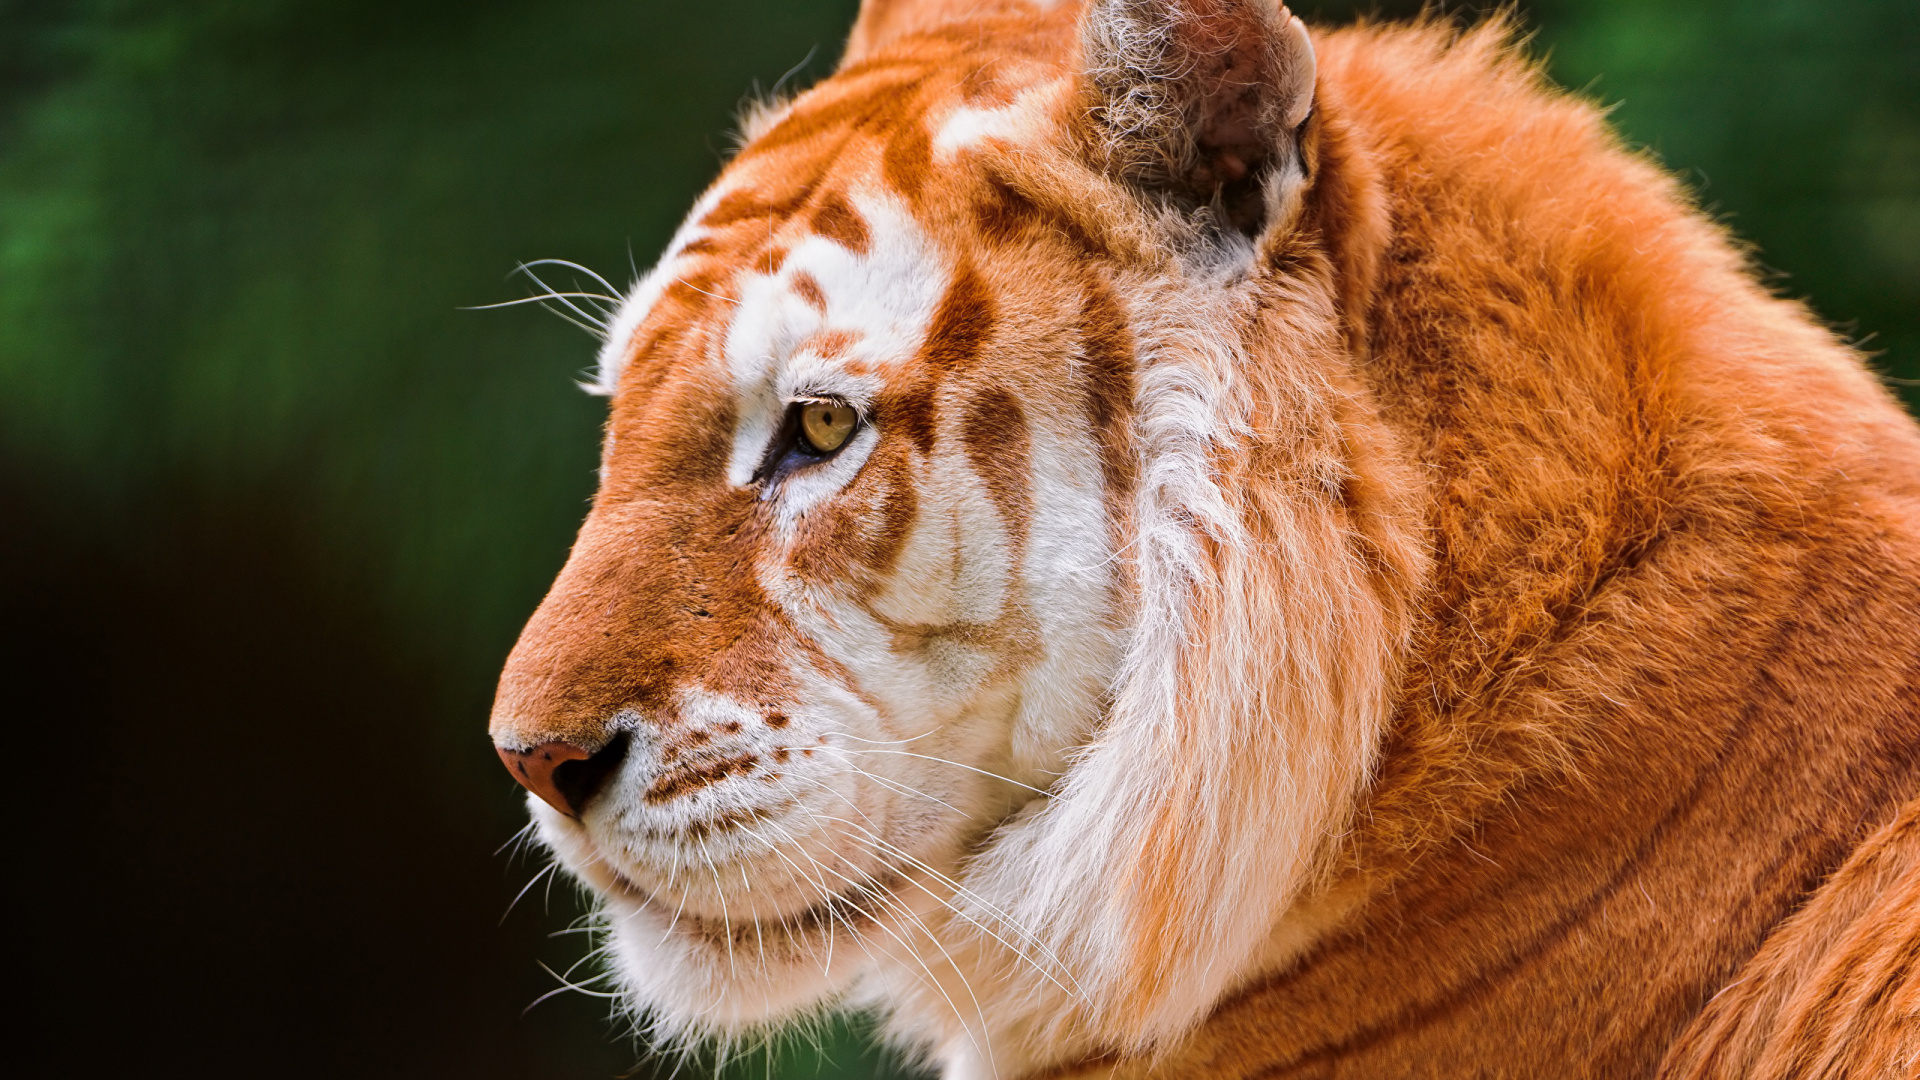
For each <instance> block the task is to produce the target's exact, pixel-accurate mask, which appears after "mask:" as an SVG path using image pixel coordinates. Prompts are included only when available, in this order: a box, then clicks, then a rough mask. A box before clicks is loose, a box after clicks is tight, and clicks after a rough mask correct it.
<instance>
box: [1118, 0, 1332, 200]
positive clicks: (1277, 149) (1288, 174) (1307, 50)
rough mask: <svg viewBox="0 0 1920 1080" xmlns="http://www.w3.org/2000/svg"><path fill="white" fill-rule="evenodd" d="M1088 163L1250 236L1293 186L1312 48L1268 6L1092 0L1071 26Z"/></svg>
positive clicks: (1308, 103) (1259, 2)
mask: <svg viewBox="0 0 1920 1080" xmlns="http://www.w3.org/2000/svg"><path fill="white" fill-rule="evenodd" d="M1081 53H1082V63H1083V70H1084V71H1085V79H1086V92H1087V94H1088V96H1089V97H1090V98H1091V101H1090V103H1089V108H1088V110H1087V115H1088V119H1089V121H1090V122H1091V124H1092V127H1093V131H1092V133H1091V134H1092V138H1091V140H1090V142H1091V145H1092V150H1093V156H1094V157H1095V159H1096V160H1095V161H1094V164H1095V166H1096V167H1098V168H1100V169H1102V170H1104V171H1105V172H1107V173H1108V174H1110V175H1112V176H1114V177H1115V178H1117V179H1120V180H1122V181H1124V182H1126V183H1128V184H1130V185H1132V186H1133V187H1134V188H1136V189H1137V190H1141V191H1144V192H1146V193H1148V194H1149V195H1151V196H1154V197H1157V198H1160V199H1163V200H1165V201H1167V202H1170V203H1172V204H1173V205H1175V206H1178V207H1181V208H1183V209H1188V210H1197V209H1200V208H1212V210H1213V211H1214V213H1216V214H1217V215H1218V216H1219V217H1220V218H1221V219H1223V222H1224V223H1225V224H1227V225H1230V226H1232V227H1233V228H1236V229H1238V230H1240V231H1242V232H1245V233H1248V234H1255V233H1258V232H1259V231H1260V230H1261V228H1262V227H1263V226H1264V225H1265V224H1266V223H1267V220H1268V218H1269V217H1270V216H1271V214H1270V211H1271V209H1272V207H1273V206H1274V204H1275V203H1276V201H1277V200H1278V199H1279V198H1280V197H1281V193H1280V192H1278V191H1276V190H1275V188H1276V187H1280V186H1285V185H1287V184H1288V181H1292V180H1297V179H1299V177H1300V175H1301V172H1302V169H1301V165H1300V148H1299V132H1300V128H1301V126H1302V125H1303V124H1304V123H1305V122H1306V119H1307V117H1308V115H1309V114H1310V113H1311V112H1312V108H1313V87H1314V72H1315V68H1314V57H1313V43H1312V41H1311V40H1310V39H1309V38H1308V36H1307V29H1306V27H1305V26H1304V25H1303V24H1302V23H1301V22H1300V20H1299V19H1297V18H1295V17H1294V16H1293V15H1292V14H1291V13H1290V12H1289V11H1288V10H1287V9H1286V8H1285V7H1283V6H1280V5H1279V4H1277V3H1274V2H1273V0H1096V2H1095V3H1094V4H1093V6H1092V7H1091V8H1089V9H1088V11H1087V14H1086V17H1085V20H1084V21H1083V22H1082V23H1081Z"/></svg>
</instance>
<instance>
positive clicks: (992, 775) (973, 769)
mask: <svg viewBox="0 0 1920 1080" xmlns="http://www.w3.org/2000/svg"><path fill="white" fill-rule="evenodd" d="M837 749H839V750H840V751H841V752H842V753H848V754H898V755H900V756H901V757H910V758H919V759H920V760H922V761H934V762H938V763H940V764H942V765H951V766H953V767H954V768H956V769H965V770H967V771H968V772H973V773H979V774H980V775H981V776H985V777H990V778H992V779H994V780H1000V781H1004V782H1006V783H1009V784H1012V785H1013V786H1014V787H1017V788H1025V789H1026V790H1028V791H1031V792H1033V793H1034V794H1035V795H1046V796H1052V794H1053V792H1051V791H1048V790H1046V789H1044V788H1037V787H1034V786H1033V785H1032V784H1023V783H1021V782H1020V781H1018V780H1015V779H1014V778H1013V777H1011V776H1002V775H1000V774H999V773H997V772H992V771H990V770H987V769H982V768H978V767H976V766H973V765H968V764H966V763H965V762H961V761H953V760H951V759H948V758H943V757H934V756H932V755H930V754H915V753H912V752H910V751H907V750H860V749H855V748H853V747H846V746H843V747H837Z"/></svg>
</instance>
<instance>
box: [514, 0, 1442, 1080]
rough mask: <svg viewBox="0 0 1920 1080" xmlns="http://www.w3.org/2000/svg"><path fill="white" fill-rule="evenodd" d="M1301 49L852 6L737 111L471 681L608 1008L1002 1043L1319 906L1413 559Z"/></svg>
mask: <svg viewBox="0 0 1920 1080" xmlns="http://www.w3.org/2000/svg"><path fill="white" fill-rule="evenodd" d="M1315 86H1316V79H1315V55H1314V47H1313V43H1312V40H1311V39H1310V37H1309V36H1308V34H1307V32H1306V30H1305V29H1304V27H1303V26H1302V24H1301V23H1300V22H1299V20H1298V19H1295V18H1293V17H1292V16H1291V15H1290V14H1289V13H1288V12H1287V11H1286V10H1285V9H1284V8H1280V7H1277V6H1275V5H1273V4H1272V3H1270V2H1266V0H1177V2H1176V0H1099V2H1097V3H1094V4H1093V5H1092V6H1090V7H1088V8H1086V9H1084V10H1076V9H1075V8H1074V6H1073V5H1060V6H1057V7H1052V6H1049V5H1044V4H1036V3H1024V2H1012V0H1009V2H1001V3H989V4H974V3H964V4H963V3H958V2H952V3H942V2H936V0H894V2H882V0H870V2H869V3H867V4H866V5H865V8H864V10H863V11H862V13H861V16H860V20H859V22H858V24H857V26H856V28H855V30H854V33H853V38H852V41H851V43H850V45H849V49H848V54H847V57H846V59H845V60H844V62H843V64H842V66H841V68H840V69H839V71H838V72H837V73H836V74H835V75H834V76H833V77H831V78H830V79H828V80H826V81H825V82H823V83H821V84H820V85H818V86H816V87H814V88H813V89H811V90H809V91H808V92H806V93H804V94H802V95H800V96H799V97H798V98H797V99H795V100H792V101H790V102H786V103H780V104H776V105H772V106H768V107H765V108H764V109H762V110H761V112H760V113H759V114H757V115H755V116H754V117H752V118H750V121H749V123H748V125H747V127H748V130H747V133H746V134H747V136H748V138H747V140H746V142H745V145H744V148H743V149H742V150H741V151H740V152H739V153H738V155H737V156H736V157H734V158H733V159H732V161H731V162H730V163H729V164H728V165H727V167H726V168H725V170H724V172H723V173H722V174H721V176H720V178H719V179H718V180H717V181H716V182H715V184H714V185H713V187H712V188H711V190H709V191H708V192H707V193H706V194H705V195H704V196H703V197H702V198H701V199H700V200H699V201H698V203H697V204H696V205H695V207H694V208H693V211H692V213H691V214H690V216H689V217H688V218H687V220H686V223H685V224H684V226H683V227H682V228H681V229H680V230H679V232H678V234H677V235H676V236H675V237H674V238H673V240H672V242H671V243H670V245H669V246H668V248H667V250H666V252H665V254H664V255H663V257H662V258H661V260H660V262H659V264H658V265H657V267H656V268H655V269H653V270H652V271H651V272H650V273H649V274H648V275H646V276H645V278H644V279H643V280H641V281H640V282H639V284H638V285H637V286H636V287H635V288H634V289H633V290H632V292H631V294H630V295H629V296H628V297H627V298H626V299H625V301H624V304H623V306H622V307H621V309H620V311H619V314H618V316H617V318H616V319H615V320H614V321H613V322H612V324H611V329H610V333H609V335H608V338H607V341H606V345H605V348H604V351H603V352H602V354H601V358H600V367H599V373H598V377H597V380H596V384H595V387H594V389H596V390H598V391H599V392H601V393H604V394H606V395H608V396H609V397H610V398H611V400H612V412H611V417H610V419H609V421H608V424H607V428H606V435H605V445H604V457H603V463H602V482H601V485H600V488H599V491H598V494H597V495H596V497H595V499H594V502H593V506H592V510H591V513H590V514H589V515H588V517H587V520H586V522H585V524H584V525H583V527H582V529H581V532H580V535H579V538H578V541H577V542H576V544H575V546H574V548H573V551H572V555H571V557H570V558H569V560H568V562H567V564H566V566H565V568H564V569H563V570H562V571H561V573H560V575H559V578H558V580H557V581H556V582H555V583H554V585H553V588H552V591H551V593H550V594H549V595H548V596H547V598H546V600H545V601H544V603H542V604H541V606H540V608H539V610H538V611H537V612H536V613H535V614H534V616H533V618H532V620H531V621H530V623H529V624H528V626H527V627H526V630H525V632H524V633H523V635H522V636H521V638H520V641H519V643H518V645H517V646H516V647H515V648H514V650H513V653H512V656H511V658H510V659H509V660H508V662H507V666H506V670H505V673H504V674H503V676H502V679H501V683H500V688H499V694H498V699H497V702H496V704H495V707H494V711H493V719H492V735H493V740H494V742H495V745H496V747H497V748H498V750H499V752H500V755H501V757H502V758H503V759H504V760H505V761H506V762H507V764H508V767H509V768H510V769H511V770H512V771H513V773H514V774H515V776H516V777H517V778H518V779H519V780H520V781H521V782H522V783H523V784H525V785H526V786H527V787H528V788H529V789H530V791H531V792H532V793H533V795H535V796H538V798H531V799H530V800H529V805H530V807H531V809H532V812H533V814H534V817H535V820H536V822H537V826H538V831H539V835H540V836H541V838H542V839H543V840H544V841H545V843H546V844H547V845H549V846H550V847H551V849H552V850H553V851H554V852H555V853H556V855H557V856H558V858H559V860H560V862H561V863H562V865H563V866H564V867H565V868H566V869H567V870H568V871H570V872H571V873H573V874H574V875H575V876H577V877H578V878H579V879H580V880H581V881H582V882H584V883H586V884H587V885H588V886H590V887H591V889H592V890H593V892H594V893H595V894H596V895H597V897H598V898H599V900H600V902H601V904H602V905H603V911H604V920H605V928H606V931H607V933H608V934H609V937H610V946H611V947H610V955H611V961H610V964H611V969H612V972H611V973H612V974H613V975H614V977H615V978H616V979H617V981H618V983H619V985H620V987H621V989H622V992H623V994H624V996H625V997H626V998H627V999H628V1001H629V1004H630V1005H631V1006H632V1007H633V1009H634V1011H635V1012H636V1014H639V1015H644V1016H647V1017H650V1018H651V1022H652V1023H653V1024H654V1025H655V1026H656V1028H657V1030H658V1033H660V1034H664V1035H679V1036H687V1037H704V1036H715V1035H718V1036H728V1035H738V1034H740V1033H743V1032H747V1031H752V1030H756V1029H759V1028H761V1027H763V1026H765V1025H769V1024H774V1023H779V1022H781V1021H783V1020H786V1019H789V1018H792V1017H795V1016H798V1015H802V1014H805V1013H807V1012H809V1011H811V1010H816V1009H818V1008H821V1007H823V1006H829V1005H835V1006H837V1005H849V1004H850V1005H854V1006H867V1005H875V1006H880V1007H882V1008H883V1009H884V1010H885V1011H887V1012H888V1014H889V1015H890V1017H891V1020H890V1023H891V1025H892V1030H893V1031H894V1032H895V1034H896V1035H897V1036H898V1037H899V1038H900V1039H901V1040H902V1041H903V1042H905V1043H909V1044H913V1045H918V1046H920V1047H923V1048H926V1049H927V1050H928V1052H929V1053H931V1054H932V1055H934V1056H935V1057H937V1058H938V1059H939V1060H942V1061H944V1062H946V1063H947V1064H948V1067H949V1068H950V1070H952V1073H953V1075H994V1074H996V1073H997V1074H1001V1075H1012V1074H1014V1073H1017V1072H1019V1071H1020V1070H1022V1069H1025V1068H1029V1067H1033V1066H1035V1065H1038V1064H1043V1063H1045V1062H1046V1061H1047V1060H1050V1059H1052V1058H1055V1057H1057V1056H1061V1055H1065V1054H1069V1053H1075V1052H1084V1051H1098V1050H1099V1049H1100V1048H1103V1047H1113V1048H1121V1049H1129V1048H1139V1047H1144V1046H1150V1045H1152V1044H1153V1043H1154V1042H1155V1041H1156V1040H1160V1039H1164V1038H1166V1037H1168V1036H1171V1035H1174V1034H1177V1033H1179V1032H1180V1031H1182V1030H1184V1029H1185V1028H1186V1027H1187V1026H1189V1025H1191V1024H1192V1023H1193V1022H1194V1021H1195V1020H1196V1019H1198V1018H1199V1017H1200V1016H1201V1015H1203V1014H1204V1012H1205V1011H1206V1009H1207V1008H1208V1007H1209V1005H1210V1004H1212V1003H1213V1002H1215V1001H1217V1000H1218V999H1219V998H1220V997H1221V996H1222V995H1223V994H1224V993H1226V992H1227V991H1228V990H1229V989H1231V988H1232V986H1234V985H1235V984H1236V983H1237V982H1239V981H1240V980H1243V979H1244V978H1246V977H1247V976H1248V975H1249V974H1250V973H1251V972H1253V971H1254V970H1256V969H1257V968H1258V967H1259V965H1260V964H1261V963H1263V962H1266V961H1265V960H1263V957H1268V958H1270V956H1271V954H1272V952H1273V950H1274V949H1275V948H1276V947H1279V946H1275V945H1274V941H1275V935H1276V927H1278V926H1279V925H1280V923H1281V922H1282V920H1283V916H1284V915H1285V913H1287V912H1288V911H1289V910H1298V909H1301V908H1302V905H1309V906H1310V905H1312V904H1315V903H1322V906H1324V903H1323V900H1322V898H1323V897H1324V896H1325V895H1326V894H1327V891H1328V890H1327V881H1328V876H1327V874H1326V873H1324V872H1323V871H1324V867H1325V865H1326V863H1327V860H1328V855H1329V851H1330V850H1331V848H1332V846H1333V842H1334V838H1335V837H1336V836H1337V835H1338V834H1339V832H1340V830H1341V828H1342V825H1343V822H1344V821H1345V820H1346V817H1347V815H1348V813H1349V812H1350V808H1351V804H1352V803H1353V801H1354V799H1355V796H1356V793H1357V791H1358V790H1359V788H1360V786H1361V785H1362V783H1363V782H1364V779H1365V777H1366V775H1367V772H1368V769H1369V767H1370V763H1371V759H1372V754H1373V747H1374V746H1375V744H1376V743H1377V741H1378V736H1379V730H1380V727H1381V725H1382V723H1383V722H1384V717H1385V714H1386V712H1387V702H1388V697H1389V685H1390V683H1391V681H1392V673H1393V670H1394V666H1395V663H1396V658H1397V656H1398V653H1399V651H1400V649H1401V647H1402V644H1403V642H1402V639H1403V637H1404V636H1405V630H1404V624H1405V622H1406V619H1405V615H1404V610H1403V609H1404V607H1405V602H1404V597H1405V595H1406V594H1407V592H1408V590H1409V588H1410V582H1411V581H1412V580H1413V579H1414V578H1415V577H1417V575H1418V573H1419V562H1420V556H1419V554H1418V545H1417V544H1416V543H1415V542H1414V540H1413V539H1412V538H1411V536H1410V534H1406V533H1405V532H1404V531H1400V527H1399V526H1398V525H1396V524H1395V522H1397V521H1399V520H1400V518H1399V517H1397V516H1396V514H1395V512H1394V506H1393V503H1394V499H1395V498H1397V497H1398V496H1397V495H1396V494H1395V492H1396V490H1397V489H1396V488H1395V486H1394V485H1395V483H1396V481H1394V479H1393V477H1392V476H1391V475H1390V472H1391V470H1389V469H1387V468H1386V466H1385V465H1383V464H1381V463H1380V462H1376V461H1370V460H1368V459H1367V454H1368V451H1367V449H1366V446H1367V442H1366V440H1365V439H1356V437H1355V436H1354V432H1355V431H1356V430H1361V429H1364V428H1365V427H1366V425H1367V424H1368V423H1369V422H1370V421H1369V419H1368V417H1366V416H1365V415H1362V413H1363V410H1362V409H1361V407H1360V406H1359V405H1358V404H1356V399H1355V397H1354V396H1353V395H1352V394H1350V393H1348V392H1347V390H1346V388H1345V383H1344V382H1343V378H1344V377H1343V376H1342V375H1341V371H1342V370H1343V367H1344V365H1346V364H1349V363H1350V362H1351V359H1352V349H1353V346H1352V345H1351V341H1352V340H1353V334H1352V327H1353V321H1354V318H1355V314H1354V313H1353V312H1352V311H1351V310H1350V305H1349V304H1348V302H1347V301H1346V300H1345V299H1343V297H1344V296H1345V293H1343V281H1344V279H1345V277H1346V276H1347V271H1348V270H1349V269H1350V267H1349V266H1348V264H1349V263H1352V262H1354V260H1355V258H1357V257H1356V256H1353V255H1352V253H1351V249H1353V248H1354V247H1355V243H1354V242H1350V238H1351V236H1352V235H1353V234H1356V233H1363V232H1364V231H1365V229H1366V228H1367V227H1368V226H1367V223H1366V221H1365V220H1364V210H1365V207H1364V206H1363V205H1359V203H1356V202H1355V201H1354V200H1355V196H1354V195H1353V193H1352V192H1350V191H1347V190H1345V189H1344V188H1342V189H1340V190H1338V191H1334V190H1333V189H1334V188H1336V187H1338V185H1331V184H1329V183H1326V182H1324V180H1323V177H1322V174H1323V173H1326V172H1328V171H1329V170H1331V169H1334V168H1335V167H1336V165H1337V160H1336V159H1337V157H1338V146H1337V140H1336V139H1335V138H1334V136H1333V135H1331V134H1329V132H1330V130H1331V129H1330V128H1329V127H1328V126H1327V121H1326V119H1325V117H1324V113H1325V109H1324V107H1323V106H1322V104H1321V103H1320V102H1319V99H1318V96H1317V95H1316V90H1315ZM1339 199H1345V200H1347V202H1337V200H1339ZM1362 202H1363V200H1362ZM1336 203H1337V204H1336ZM1356 205H1359V209H1355V208H1354V207H1355V206H1356ZM1283 936H1284V935H1283ZM1296 936H1297V935H1296Z"/></svg>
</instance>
